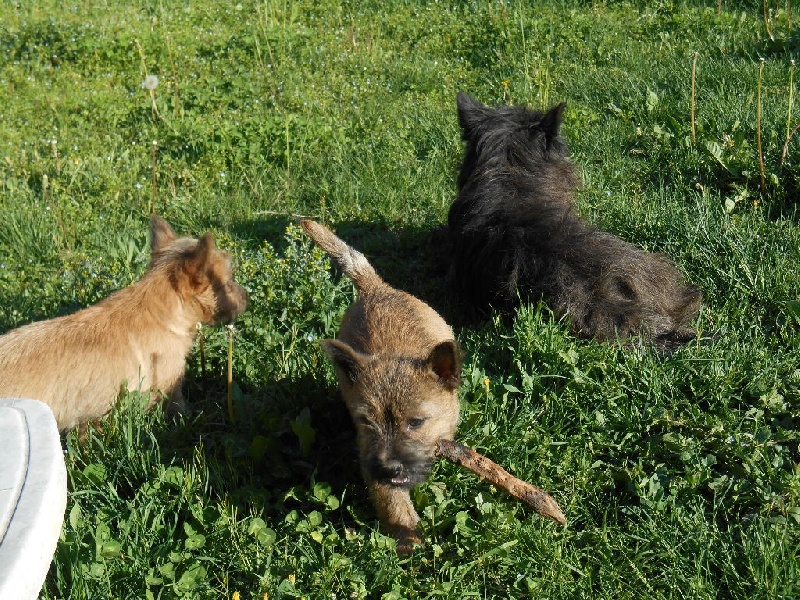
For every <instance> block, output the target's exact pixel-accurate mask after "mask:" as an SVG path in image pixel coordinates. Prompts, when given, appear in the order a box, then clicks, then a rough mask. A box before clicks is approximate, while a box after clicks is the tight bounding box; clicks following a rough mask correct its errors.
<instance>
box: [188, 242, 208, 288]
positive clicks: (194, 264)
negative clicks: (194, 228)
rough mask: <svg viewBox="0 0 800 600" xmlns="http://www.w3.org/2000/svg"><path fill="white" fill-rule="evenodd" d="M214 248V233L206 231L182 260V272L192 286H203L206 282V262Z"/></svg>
mask: <svg viewBox="0 0 800 600" xmlns="http://www.w3.org/2000/svg"><path fill="white" fill-rule="evenodd" d="M213 250H214V234H212V233H210V232H209V233H206V234H205V235H204V236H203V237H201V238H200V239H199V240H198V242H197V245H196V246H195V247H194V248H193V249H192V250H191V251H190V252H189V254H188V255H187V256H186V257H185V258H184V260H183V272H184V273H185V274H186V276H187V277H188V278H189V281H190V283H191V286H192V287H193V288H203V287H204V285H205V284H206V283H207V282H208V271H207V266H208V262H209V260H210V259H211V253H212V252H213Z"/></svg>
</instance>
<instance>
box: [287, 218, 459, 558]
mask: <svg viewBox="0 0 800 600" xmlns="http://www.w3.org/2000/svg"><path fill="white" fill-rule="evenodd" d="M300 224H301V226H302V227H303V229H304V230H305V232H306V233H307V234H308V235H309V236H310V237H311V239H313V240H314V241H315V242H316V243H317V244H318V245H319V246H320V247H321V248H322V249H324V250H325V251H326V252H328V254H330V256H331V257H332V258H333V260H334V261H335V262H336V264H337V265H338V266H339V267H340V268H341V270H342V271H343V272H344V274H345V275H347V276H348V277H349V278H351V279H352V280H353V282H354V283H355V285H356V288H357V289H358V299H357V300H356V301H355V303H354V304H353V305H352V306H350V308H349V309H348V310H347V312H346V313H345V316H344V319H343V320H342V326H341V329H340V330H339V339H338V340H325V341H324V342H323V346H324V349H325V352H326V353H327V354H328V356H329V357H330V358H331V360H332V361H333V364H334V366H335V367H336V374H337V377H338V380H339V386H340V389H341V391H342V396H343V397H344V401H345V403H346V404H347V408H348V410H349V411H350V416H351V417H352V419H353V422H354V423H355V426H356V432H357V436H358V449H359V454H360V461H361V473H362V476H363V477H364V480H365V481H366V483H367V486H368V488H369V492H370V496H371V498H372V502H373V504H374V505H375V510H376V512H377V514H378V518H379V519H380V520H381V522H382V523H383V525H384V526H385V527H386V528H387V529H388V530H389V531H390V532H391V533H393V534H394V535H395V536H396V538H397V541H398V546H397V550H398V552H403V553H405V552H409V551H411V550H412V548H413V544H414V543H416V542H419V541H420V537H419V533H418V532H417V523H418V521H419V516H418V515H417V512H416V511H415V510H414V506H413V505H412V504H411V497H410V495H409V491H410V489H411V488H413V487H414V486H415V485H417V484H418V483H421V482H422V481H424V480H425V479H426V478H427V476H428V473H429V472H430V468H431V465H432V463H433V460H434V458H435V456H434V453H435V450H436V442H437V441H438V440H440V439H447V440H451V439H453V435H454V434H455V431H456V425H457V423H458V412H459V405H458V396H457V390H458V385H459V381H460V355H459V349H458V346H457V344H456V342H455V340H454V338H453V332H452V330H451V329H450V327H449V326H448V325H447V323H445V322H444V320H443V319H442V318H441V317H440V316H439V315H438V314H437V313H436V311H434V310H433V309H432V308H431V307H430V306H428V305H427V304H425V303H424V302H422V301H420V300H418V299H417V298H415V297H414V296H411V295H410V294H407V293H405V292H401V291H399V290H396V289H394V288H392V287H390V286H389V285H388V284H386V283H385V282H384V281H383V280H382V279H381V278H380V277H379V276H378V274H377V273H376V272H375V270H374V269H373V268H372V266H371V265H370V264H369V262H368V261H367V259H366V258H365V257H364V255H362V254H361V253H360V252H357V251H356V250H354V249H353V248H351V247H350V246H348V245H347V244H345V243H344V242H343V241H342V240H340V239H339V238H338V237H336V236H335V235H334V234H333V233H331V232H330V231H329V230H328V229H326V228H325V227H323V226H322V225H320V224H318V223H315V222H314V221H302V222H301V223H300Z"/></svg>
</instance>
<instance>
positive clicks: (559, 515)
mask: <svg viewBox="0 0 800 600" xmlns="http://www.w3.org/2000/svg"><path fill="white" fill-rule="evenodd" d="M436 456H441V457H443V458H446V459H447V460H449V461H450V462H453V463H455V464H457V465H461V466H462V467H465V468H467V469H469V470H470V471H472V472H473V473H475V474H476V475H477V476H478V477H480V478H481V479H485V480H486V481H488V482H489V483H491V484H492V485H493V486H495V487H497V488H500V489H501V490H503V491H505V492H507V493H509V494H510V495H512V496H514V498H516V499H517V500H522V502H524V503H525V504H527V505H528V506H530V507H531V508H533V509H534V510H535V511H536V512H538V513H539V514H540V515H542V516H545V517H548V518H550V519H553V521H555V522H556V523H558V524H559V525H566V524H567V520H566V518H564V513H563V512H561V508H559V506H558V504H557V503H556V501H555V500H553V497H552V496H551V495H550V494H548V493H547V492H545V491H543V490H541V489H539V488H537V487H536V486H533V485H531V484H530V483H528V482H526V481H522V480H521V479H517V478H516V477H514V476H513V475H512V474H511V473H509V472H508V471H506V470H505V469H504V468H503V467H501V466H500V465H498V464H497V463H496V462H494V461H493V460H491V459H489V458H486V457H485V456H483V455H482V454H479V453H477V452H475V450H473V449H472V448H467V447H466V446H464V445H463V444H459V443H458V442H454V441H452V440H439V441H438V442H437V444H436Z"/></svg>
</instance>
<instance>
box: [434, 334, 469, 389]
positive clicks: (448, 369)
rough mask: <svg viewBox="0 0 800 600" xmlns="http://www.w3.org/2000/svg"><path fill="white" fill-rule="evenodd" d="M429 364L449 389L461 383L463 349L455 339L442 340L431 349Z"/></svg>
mask: <svg viewBox="0 0 800 600" xmlns="http://www.w3.org/2000/svg"><path fill="white" fill-rule="evenodd" d="M426 363H427V365H428V366H429V367H430V369H431V371H433V373H434V374H435V375H436V377H438V378H439V381H440V382H441V383H442V385H444V386H445V387H446V388H447V389H449V390H451V391H452V390H455V389H456V388H458V385H459V384H460V383H461V351H460V350H459V349H458V344H457V343H456V342H455V341H454V340H448V341H446V342H442V343H441V344H439V345H438V346H436V347H435V348H434V349H433V350H431V353H430V355H428V360H427V361H426Z"/></svg>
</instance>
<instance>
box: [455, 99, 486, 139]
mask: <svg viewBox="0 0 800 600" xmlns="http://www.w3.org/2000/svg"><path fill="white" fill-rule="evenodd" d="M456 104H458V122H459V124H460V125H461V131H462V132H463V134H464V139H469V138H471V137H472V134H473V132H474V131H475V128H476V127H477V126H478V125H479V124H480V123H481V122H482V121H483V119H484V118H485V113H486V111H487V110H488V109H487V108H486V107H485V106H484V105H483V104H481V103H480V102H478V101H477V100H475V99H474V98H473V97H472V96H470V95H469V94H465V93H464V92H458V96H456Z"/></svg>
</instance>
